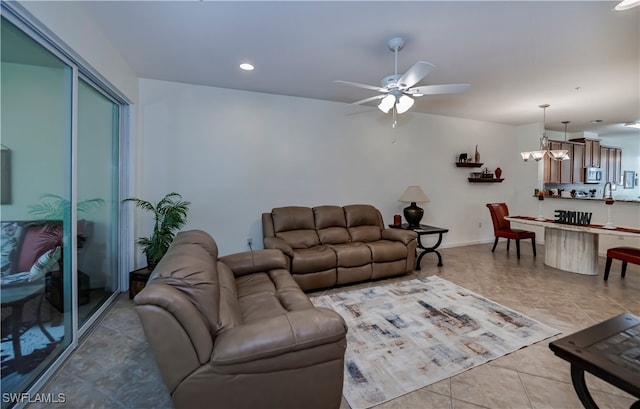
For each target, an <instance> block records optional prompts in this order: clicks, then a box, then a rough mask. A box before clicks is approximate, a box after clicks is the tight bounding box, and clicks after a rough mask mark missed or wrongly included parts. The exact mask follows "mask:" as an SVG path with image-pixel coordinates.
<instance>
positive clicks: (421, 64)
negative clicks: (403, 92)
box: [397, 61, 436, 89]
mask: <svg viewBox="0 0 640 409" xmlns="http://www.w3.org/2000/svg"><path fill="white" fill-rule="evenodd" d="M435 67H436V66H435V65H433V64H431V63H430V62H426V61H418V62H417V63H415V64H413V66H412V67H411V68H409V70H408V71H407V72H405V73H404V74H403V75H402V77H400V79H399V80H398V82H397V84H398V87H399V88H400V89H407V88H409V87H412V86H414V85H415V84H417V83H418V81H420V80H421V79H423V78H424V77H425V76H426V75H427V74H429V73H430V72H431V70H433V69H434V68H435Z"/></svg>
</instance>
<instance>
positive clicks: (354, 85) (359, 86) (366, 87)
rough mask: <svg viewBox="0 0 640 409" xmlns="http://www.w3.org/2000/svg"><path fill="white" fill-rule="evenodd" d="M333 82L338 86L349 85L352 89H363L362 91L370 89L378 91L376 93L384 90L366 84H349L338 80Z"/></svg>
mask: <svg viewBox="0 0 640 409" xmlns="http://www.w3.org/2000/svg"><path fill="white" fill-rule="evenodd" d="M333 82H337V83H339V84H346V85H350V86H352V87H358V88H364V89H372V90H374V91H378V92H385V91H386V89H384V88H380V87H376V86H373V85H367V84H359V83H357V82H350V81H340V80H336V81H333Z"/></svg>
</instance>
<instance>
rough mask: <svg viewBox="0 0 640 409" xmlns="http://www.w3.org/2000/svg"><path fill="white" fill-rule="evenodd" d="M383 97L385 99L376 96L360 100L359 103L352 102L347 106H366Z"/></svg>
mask: <svg viewBox="0 0 640 409" xmlns="http://www.w3.org/2000/svg"><path fill="white" fill-rule="evenodd" d="M384 97H386V95H376V96H375V97H369V98H365V99H361V100H360V101H356V102H352V103H350V104H349V105H360V104H366V103H367V102H371V101H375V100H376V99H382V98H384Z"/></svg>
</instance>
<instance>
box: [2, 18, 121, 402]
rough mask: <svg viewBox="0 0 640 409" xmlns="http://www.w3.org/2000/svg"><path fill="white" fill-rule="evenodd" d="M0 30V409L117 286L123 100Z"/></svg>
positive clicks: (54, 55)
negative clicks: (0, 365) (0, 338)
mask: <svg viewBox="0 0 640 409" xmlns="http://www.w3.org/2000/svg"><path fill="white" fill-rule="evenodd" d="M4 11H5V10H4V8H3V12H4ZM14 23H15V24H14ZM0 29H1V33H0V34H1V49H0V52H1V66H0V69H1V71H0V80H1V86H0V90H1V94H0V98H1V100H0V116H1V118H2V121H0V124H1V129H0V131H1V134H0V135H1V140H0V143H1V145H2V155H1V156H0V159H1V163H0V170H1V173H0V179H1V183H2V189H0V190H1V195H0V196H1V203H0V233H1V238H0V250H1V251H0V256H1V257H0V267H1V271H0V291H1V297H0V300H1V302H2V342H1V348H2V351H1V356H2V371H1V374H0V375H1V378H0V381H1V389H2V408H9V407H12V406H14V405H20V406H23V405H24V404H25V403H26V402H25V399H27V401H28V399H29V395H25V394H23V392H26V391H30V390H31V388H33V387H34V386H37V385H42V383H43V382H44V379H43V375H44V374H50V373H52V368H55V367H57V366H59V365H60V364H61V363H62V359H63V358H64V357H66V356H68V355H69V353H70V351H71V349H72V348H74V347H75V346H77V343H78V339H79V335H80V334H82V333H83V332H84V331H85V330H86V329H87V328H89V326H90V325H91V323H92V322H93V321H95V319H96V317H97V313H100V312H101V311H104V310H105V308H106V306H107V305H108V303H109V302H110V301H113V300H114V299H115V297H116V295H117V294H118V292H119V290H120V283H119V280H118V278H119V271H118V270H119V268H118V266H119V252H118V246H119V241H118V236H119V224H120V218H119V213H118V209H119V203H120V200H119V178H120V174H119V173H120V172H119V169H120V166H119V165H120V163H119V159H118V158H119V155H120V144H119V141H120V129H121V121H122V115H121V112H122V109H123V103H122V102H118V101H116V99H115V98H114V97H112V96H110V94H109V92H108V91H107V90H106V88H104V87H103V86H101V85H100V84H99V83H98V82H97V81H96V80H95V79H90V78H89V77H88V76H84V74H80V72H83V69H81V67H79V66H78V65H77V64H76V63H75V62H74V61H73V60H71V59H69V58H68V56H66V55H64V54H62V53H60V52H59V50H57V49H56V48H55V47H53V45H52V44H51V43H48V42H47V41H46V39H43V38H42V37H39V36H38V35H37V34H35V33H34V32H33V31H31V30H30V29H29V27H28V26H26V25H24V24H22V22H21V21H20V20H19V19H14V20H11V21H10V19H8V18H5V17H4V16H3V17H1V24H0ZM27 33H29V34H27ZM36 39H37V41H36Z"/></svg>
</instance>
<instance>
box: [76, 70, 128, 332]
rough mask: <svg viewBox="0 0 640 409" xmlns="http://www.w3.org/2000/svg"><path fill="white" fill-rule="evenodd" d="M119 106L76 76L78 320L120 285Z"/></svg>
mask: <svg viewBox="0 0 640 409" xmlns="http://www.w3.org/2000/svg"><path fill="white" fill-rule="evenodd" d="M119 108H120V107H119V105H118V104H116V103H115V102H113V101H112V100H111V99H110V98H108V97H107V96H106V95H104V94H103V93H102V92H100V91H99V90H98V89H97V88H95V87H93V86H92V85H91V84H90V83H89V82H88V81H87V80H84V79H79V80H78V141H77V164H78V165H77V176H76V185H77V192H78V196H77V197H78V202H77V206H76V208H77V212H78V252H77V254H78V268H77V277H78V321H79V322H80V325H82V324H83V323H84V322H86V320H87V319H88V318H89V317H90V316H91V314H92V313H93V312H94V311H96V310H97V309H98V308H100V306H101V305H102V304H103V303H104V302H105V301H106V300H108V299H109V297H110V296H111V295H112V294H113V292H114V291H116V290H117V289H118V264H117V260H118V250H117V249H118V203H119V202H118V135H119Z"/></svg>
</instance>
